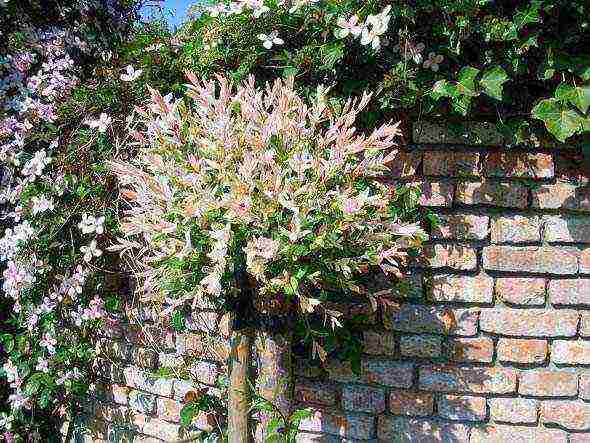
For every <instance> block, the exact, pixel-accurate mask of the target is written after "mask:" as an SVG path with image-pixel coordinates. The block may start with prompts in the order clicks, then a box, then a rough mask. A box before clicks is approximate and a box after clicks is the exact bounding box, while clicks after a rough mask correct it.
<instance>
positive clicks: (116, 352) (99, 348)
mask: <svg viewBox="0 0 590 443" xmlns="http://www.w3.org/2000/svg"><path fill="white" fill-rule="evenodd" d="M96 352H97V354H98V355H101V356H104V357H108V358H109V359H112V360H117V361H126V360H129V356H130V353H131V347H130V346H129V345H128V344H126V343H123V342H122V341H115V340H109V339H106V338H101V339H99V340H98V341H97V342H96Z"/></svg>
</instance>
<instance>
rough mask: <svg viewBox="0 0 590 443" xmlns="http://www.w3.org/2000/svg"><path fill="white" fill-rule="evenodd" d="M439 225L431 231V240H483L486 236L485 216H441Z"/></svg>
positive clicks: (487, 220) (487, 223) (487, 218)
mask: <svg viewBox="0 0 590 443" xmlns="http://www.w3.org/2000/svg"><path fill="white" fill-rule="evenodd" d="M438 220H439V225H438V226H437V227H436V228H434V229H433V230H432V238H433V239H448V240H451V239H452V240H484V239H486V238H487V236H488V232H489V221H490V218H489V217H488V216H487V215H471V214H441V215H439V216H438Z"/></svg>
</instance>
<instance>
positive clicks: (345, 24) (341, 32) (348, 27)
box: [334, 15, 363, 38]
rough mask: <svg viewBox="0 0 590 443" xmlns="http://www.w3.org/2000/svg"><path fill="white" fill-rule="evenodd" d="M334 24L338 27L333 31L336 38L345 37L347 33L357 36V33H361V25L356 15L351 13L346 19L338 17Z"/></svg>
mask: <svg viewBox="0 0 590 443" xmlns="http://www.w3.org/2000/svg"><path fill="white" fill-rule="evenodd" d="M336 24H337V25H338V27H339V28H340V29H336V30H335V31H334V34H335V35H336V37H337V38H345V37H348V36H349V35H352V36H354V37H358V36H359V35H361V32H362V31H363V28H362V26H360V24H359V18H358V17H357V16H356V15H353V16H352V17H350V18H349V19H348V20H346V19H344V18H343V17H340V18H339V19H338V21H337V22H336Z"/></svg>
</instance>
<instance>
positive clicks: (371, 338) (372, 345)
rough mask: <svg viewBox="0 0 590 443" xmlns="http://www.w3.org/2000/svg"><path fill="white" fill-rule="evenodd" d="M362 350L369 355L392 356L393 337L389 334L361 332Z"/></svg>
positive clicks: (393, 350) (393, 348)
mask: <svg viewBox="0 0 590 443" xmlns="http://www.w3.org/2000/svg"><path fill="white" fill-rule="evenodd" d="M363 339H364V340H363V350H364V352H365V353H367V354H371V355H394V354H395V336H394V335H393V334H391V333H389V332H374V331H364V332H363Z"/></svg>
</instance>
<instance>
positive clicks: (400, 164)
mask: <svg viewBox="0 0 590 443" xmlns="http://www.w3.org/2000/svg"><path fill="white" fill-rule="evenodd" d="M421 160H422V154H421V153H420V152H417V151H412V152H400V153H399V154H398V155H397V156H396V157H395V160H394V161H393V162H391V163H390V164H389V165H388V166H389V176H390V177H392V178H408V177H412V176H414V175H416V170H417V169H418V165H419V164H420V161H421Z"/></svg>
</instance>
